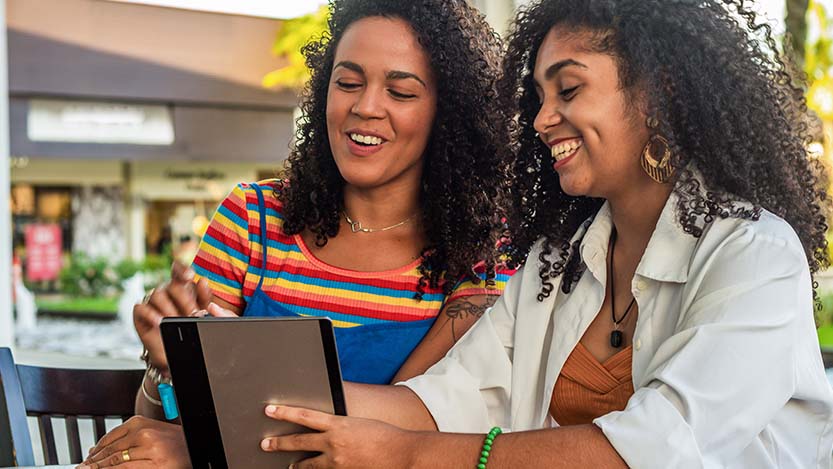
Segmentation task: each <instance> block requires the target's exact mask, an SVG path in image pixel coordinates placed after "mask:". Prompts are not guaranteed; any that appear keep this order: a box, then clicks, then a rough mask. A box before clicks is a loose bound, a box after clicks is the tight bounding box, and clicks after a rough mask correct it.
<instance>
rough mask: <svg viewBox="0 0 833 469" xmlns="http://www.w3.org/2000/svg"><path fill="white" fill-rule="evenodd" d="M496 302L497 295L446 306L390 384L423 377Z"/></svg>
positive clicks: (473, 298) (453, 302) (462, 299)
mask: <svg viewBox="0 0 833 469" xmlns="http://www.w3.org/2000/svg"><path fill="white" fill-rule="evenodd" d="M497 299H498V295H474V296H467V297H464V298H458V299H456V300H454V301H452V302H450V303H449V304H447V305H446V306H445V308H443V310H442V311H440V314H439V316H437V320H436V321H435V322H434V325H433V326H431V329H430V330H429V331H428V334H426V335H425V338H424V339H422V342H420V343H419V345H417V347H416V348H415V349H414V351H413V352H411V355H410V356H409V357H408V360H406V361H405V364H403V365H402V368H400V369H399V371H398V372H397V373H396V376H394V378H393V381H392V382H394V383H397V382H399V381H404V380H406V379H410V378H413V377H414V376H419V375H421V374H423V373H425V370H427V369H428V368H430V367H431V366H432V365H433V364H434V363H437V362H438V361H439V360H440V359H441V358H442V357H444V356H445V354H446V353H448V350H449V349H450V348H451V347H452V346H453V345H454V344H455V343H456V342H457V341H458V340H460V337H462V336H463V334H465V333H466V331H468V330H469V328H471V326H473V325H474V323H475V322H477V320H478V319H480V317H481V316H483V313H485V312H486V310H487V309H489V308H490V307H491V306H492V305H493V304H495V301H497Z"/></svg>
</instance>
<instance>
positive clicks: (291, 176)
mask: <svg viewBox="0 0 833 469" xmlns="http://www.w3.org/2000/svg"><path fill="white" fill-rule="evenodd" d="M371 16H382V17H388V18H398V19H403V20H404V21H406V22H407V23H408V24H410V26H411V28H412V29H413V31H414V34H415V36H416V37H417V39H418V41H419V44H420V45H421V46H422V47H423V48H424V49H425V51H426V52H427V54H428V56H429V57H430V61H431V67H432V70H433V72H434V74H435V77H436V80H437V110H436V117H435V119H434V122H433V124H432V128H431V137H430V140H429V142H428V145H427V147H426V150H425V157H424V163H423V164H424V170H423V176H422V193H421V195H420V203H421V209H422V220H424V229H425V234H426V239H427V245H426V246H423V251H422V262H421V265H420V267H419V270H420V272H421V273H422V278H421V280H420V282H419V287H418V292H417V295H416V296H417V298H421V297H422V293H424V291H425V287H427V286H430V287H431V288H438V287H442V288H443V290H444V291H445V292H446V293H448V292H449V291H450V290H451V288H452V287H453V285H454V283H455V281H456V280H457V279H461V278H465V277H466V276H469V277H470V278H471V279H472V280H473V281H475V282H477V281H478V277H477V276H476V275H475V272H474V270H473V269H474V267H475V265H477V264H479V263H481V262H484V261H485V263H486V272H487V280H486V281H487V283H488V284H493V283H494V266H495V264H496V260H497V259H496V255H497V254H496V249H495V246H496V245H497V242H498V241H499V238H500V236H501V231H502V228H501V227H502V223H501V219H502V217H503V216H504V214H505V210H506V206H507V196H506V194H507V186H508V179H509V178H508V174H509V170H508V168H509V165H510V161H511V152H510V151H509V146H508V145H507V142H508V141H509V130H508V122H509V120H510V119H511V118H510V115H509V114H508V112H507V111H506V110H504V109H502V108H501V107H500V106H499V104H498V99H497V79H498V77H499V73H500V57H501V50H502V49H501V43H500V41H499V39H498V37H497V36H496V35H495V33H494V32H493V31H492V29H491V28H490V27H489V25H488V23H486V21H485V19H484V18H483V16H482V15H481V14H480V13H478V12H477V10H475V9H474V8H472V7H470V6H469V5H468V4H467V3H466V1H465V0H335V1H333V2H331V4H330V17H329V31H328V32H327V33H325V34H324V35H323V36H322V37H320V38H317V39H313V40H312V41H311V42H310V43H308V44H307V45H306V46H304V48H303V49H302V52H303V54H304V56H305V58H306V64H307V67H308V68H309V69H310V70H311V79H310V80H309V82H308V84H307V86H306V89H305V90H304V93H303V96H302V103H301V110H302V111H303V113H302V114H303V117H302V118H301V119H299V120H298V122H297V124H298V127H297V128H298V130H297V133H296V142H295V145H294V148H293V149H292V150H291V152H290V155H289V158H288V160H287V165H286V168H285V169H286V172H285V176H286V178H287V181H286V182H285V183H283V184H280V185H278V186H277V188H276V195H277V196H278V198H279V199H280V200H281V201H282V202H283V203H284V213H283V216H284V223H283V229H284V231H285V232H286V233H287V234H297V233H300V232H301V231H303V230H304V229H308V230H310V231H311V232H312V233H314V234H315V237H316V243H317V244H318V245H319V246H323V245H325V244H326V243H327V240H328V239H329V238H332V237H334V236H336V235H337V234H338V231H339V217H340V213H341V211H342V210H343V207H344V205H343V189H344V179H343V178H342V176H341V174H340V173H339V171H338V168H337V166H336V164H335V161H334V160H333V154H332V151H331V149H330V142H329V139H328V137H327V123H326V106H327V92H328V86H329V82H330V77H331V71H332V68H333V61H334V56H335V51H336V47H337V46H338V43H339V40H340V39H341V37H342V35H343V34H344V32H345V30H347V28H348V27H349V26H350V25H351V24H353V23H354V22H356V21H357V20H360V19H362V18H367V17H371ZM446 278H447V279H450V281H448V282H446V281H445V280H444V279H446Z"/></svg>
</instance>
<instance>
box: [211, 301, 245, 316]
mask: <svg viewBox="0 0 833 469" xmlns="http://www.w3.org/2000/svg"><path fill="white" fill-rule="evenodd" d="M205 309H206V311H208V314H210V315H212V316H214V317H215V318H236V317H238V316H237V315H236V314H234V313H233V312H231V311H229V310H227V309H225V308H223V307H221V306H220V305H218V304H217V303H209V304H208V308H205Z"/></svg>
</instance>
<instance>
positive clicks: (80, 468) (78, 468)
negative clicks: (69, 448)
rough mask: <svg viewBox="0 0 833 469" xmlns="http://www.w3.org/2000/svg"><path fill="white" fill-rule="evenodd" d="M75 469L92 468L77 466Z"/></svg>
mask: <svg viewBox="0 0 833 469" xmlns="http://www.w3.org/2000/svg"><path fill="white" fill-rule="evenodd" d="M75 469H90V466H76V467H75Z"/></svg>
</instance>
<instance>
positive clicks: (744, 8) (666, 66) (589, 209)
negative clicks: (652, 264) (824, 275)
mask: <svg viewBox="0 0 833 469" xmlns="http://www.w3.org/2000/svg"><path fill="white" fill-rule="evenodd" d="M751 3H752V2H750V1H744V0H676V1H675V0H540V1H539V2H537V3H535V4H533V5H530V6H528V7H527V8H523V9H521V10H520V11H519V12H518V14H517V17H516V19H515V23H514V28H513V31H512V33H511V34H510V35H509V38H508V53H507V55H506V59H505V61H504V65H503V78H502V80H501V82H500V84H499V89H500V91H501V94H502V97H503V100H504V101H505V106H506V107H507V109H511V110H512V111H513V112H516V113H517V115H518V116H519V118H518V121H517V125H516V126H515V127H514V128H513V133H514V134H515V135H514V136H515V138H516V142H517V143H516V146H515V148H514V150H515V152H516V155H517V158H516V160H515V163H514V164H515V168H514V171H515V173H516V174H518V178H517V180H515V182H514V187H513V193H514V196H513V199H514V200H513V202H512V203H513V205H514V209H513V211H512V213H513V214H514V215H515V217H514V218H513V221H512V223H511V224H512V225H513V231H514V234H515V236H514V238H513V247H514V249H517V250H518V251H519V252H528V251H529V250H530V248H531V246H532V245H533V244H534V243H535V242H536V240H538V239H539V238H543V241H542V242H543V245H542V247H543V251H542V252H541V254H540V256H539V258H538V260H539V262H540V269H539V275H540V277H541V281H542V286H541V290H540V293H539V295H538V299H539V301H542V300H543V299H544V298H545V297H547V296H549V295H550V293H551V292H552V290H553V284H552V282H551V280H552V279H553V278H555V277H557V276H558V275H562V274H563V275H564V278H563V281H562V291H563V292H565V293H569V292H570V290H571V288H572V286H573V285H574V283H575V282H576V281H577V280H578V279H579V278H580V277H581V274H582V272H583V270H584V265H583V263H582V262H581V260H580V257H579V255H578V253H577V248H576V247H577V244H578V243H574V245H572V246H571V245H570V240H571V238H572V237H573V236H574V235H575V233H576V231H577V230H578V229H579V228H580V227H582V225H583V224H585V223H587V220H588V219H592V217H593V216H595V214H596V213H597V212H598V210H599V208H600V207H601V205H602V203H603V202H604V201H603V200H600V199H593V198H589V197H572V196H569V195H567V194H565V193H564V191H563V190H562V189H561V186H560V184H559V180H558V174H557V173H556V172H555V171H553V170H552V165H551V162H552V159H551V157H550V152H549V151H548V149H547V148H546V147H545V146H544V145H542V144H541V142H540V140H539V139H538V137H537V136H536V134H535V130H534V129H533V127H532V124H533V121H534V119H535V116H536V114H537V112H538V109H539V107H540V104H539V101H538V97H537V95H536V92H535V88H534V82H533V78H532V71H533V69H534V68H535V59H536V56H537V54H538V50H539V47H540V45H541V43H542V41H543V39H544V37H545V35H546V34H547V32H548V31H549V30H550V29H551V28H552V27H554V26H562V27H567V28H569V29H570V30H575V31H577V32H586V33H589V34H588V37H590V38H591V43H592V44H591V47H592V48H593V50H594V51H597V52H600V53H606V54H610V55H611V56H612V57H614V59H616V61H617V66H618V71H619V80H620V85H621V88H622V89H623V90H624V92H625V93H626V96H628V97H629V98H630V101H631V102H632V103H636V102H638V97H641V98H642V99H645V98H647V99H645V100H646V101H647V103H645V106H646V107H647V110H648V113H649V115H651V116H655V117H656V118H657V119H658V121H659V127H658V129H657V130H658V131H659V132H660V133H661V134H662V135H663V136H664V137H666V138H667V139H668V141H669V144H670V149H671V152H672V154H673V159H672V162H673V164H674V165H675V167H677V168H683V169H682V170H681V171H678V174H677V175H676V176H675V178H676V179H675V180H674V181H672V183H674V184H675V186H674V189H673V190H674V192H675V193H676V194H677V195H678V196H679V202H678V204H677V206H676V212H677V215H678V219H679V222H680V224H681V225H682V227H683V229H684V230H685V231H686V232H687V233H689V234H690V235H691V236H694V237H700V236H701V235H702V233H703V230H704V229H705V228H706V227H707V225H708V224H709V223H711V222H712V221H713V220H715V219H716V218H717V217H720V218H728V217H734V218H742V219H750V220H757V219H758V218H759V216H760V213H761V208H763V209H766V210H769V211H771V212H772V213H774V214H776V215H778V216H779V217H782V218H784V219H785V220H786V221H787V222H788V223H789V224H790V225H791V226H792V227H793V229H794V230H795V231H796V232H797V233H798V236H799V238H800V239H801V242H802V244H803V246H804V250H805V254H806V257H807V262H808V263H809V266H810V270H811V272H813V273H815V272H816V271H818V270H819V269H822V268H825V267H827V266H828V264H829V261H828V257H827V248H826V246H827V242H826V240H825V234H826V232H827V214H828V206H829V201H828V197H827V194H826V191H825V188H826V183H827V178H826V172H825V169H824V167H823V165H822V163H821V162H820V161H818V160H817V159H814V158H812V157H811V156H810V155H808V152H807V149H806V148H807V144H808V143H810V140H811V138H810V131H809V128H810V127H809V122H810V121H809V119H808V112H807V106H806V102H805V100H804V97H803V90H802V89H801V88H800V86H799V85H800V80H799V79H798V78H797V77H796V76H795V74H794V73H792V72H791V70H792V68H791V67H790V66H789V64H788V63H787V62H786V61H785V60H784V59H783V58H782V56H781V55H779V53H778V52H777V51H778V47H777V46H776V43H775V41H774V40H773V37H772V32H771V30H770V27H769V26H768V25H767V24H765V23H763V22H759V19H758V18H757V17H756V15H755V13H754V12H753V11H752V10H751V8H750V4H751ZM692 163H693V164H692ZM692 167H694V168H696V169H697V170H699V171H700V173H701V175H702V181H703V184H702V187H701V183H700V181H699V180H698V178H697V177H695V174H694V172H693V171H692V170H690V168H692ZM554 250H556V251H558V253H557V256H553V255H552V253H553V251H554Z"/></svg>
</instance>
